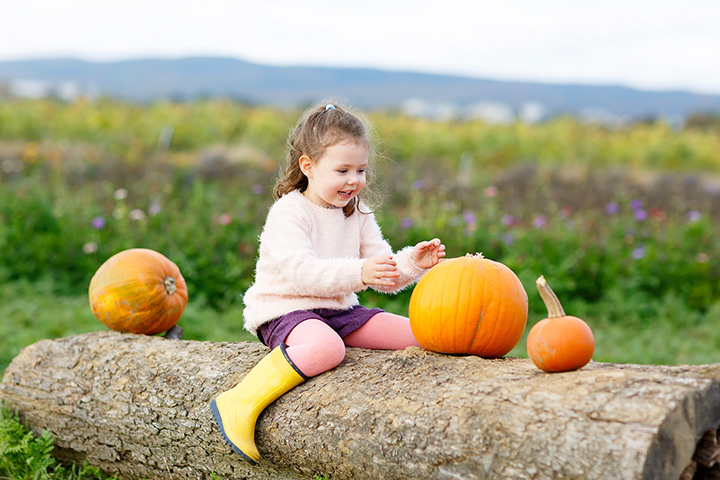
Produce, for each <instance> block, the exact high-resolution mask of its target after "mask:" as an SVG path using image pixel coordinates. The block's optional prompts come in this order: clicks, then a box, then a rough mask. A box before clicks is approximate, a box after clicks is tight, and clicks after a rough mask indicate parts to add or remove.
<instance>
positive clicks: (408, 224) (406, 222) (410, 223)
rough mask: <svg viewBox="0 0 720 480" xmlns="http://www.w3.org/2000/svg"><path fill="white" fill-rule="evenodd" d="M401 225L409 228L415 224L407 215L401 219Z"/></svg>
mask: <svg viewBox="0 0 720 480" xmlns="http://www.w3.org/2000/svg"><path fill="white" fill-rule="evenodd" d="M400 226H401V227H402V228H404V229H408V228H410V227H412V226H413V221H412V218H410V217H405V218H403V219H402V220H400Z"/></svg>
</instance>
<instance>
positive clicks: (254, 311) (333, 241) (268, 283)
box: [210, 104, 445, 465]
mask: <svg viewBox="0 0 720 480" xmlns="http://www.w3.org/2000/svg"><path fill="white" fill-rule="evenodd" d="M370 156H371V144H370V140H369V135H368V129H367V128H366V126H365V124H364V123H363V121H362V120H361V119H360V118H359V117H358V116H356V115H354V114H352V113H350V112H349V111H347V110H345V109H343V108H341V107H339V106H338V107H336V106H334V105H332V104H327V105H321V106H317V107H314V108H311V109H309V110H308V111H307V112H305V114H304V115H303V116H302V117H301V119H300V121H299V122H298V124H297V126H296V127H295V129H294V130H293V132H292V133H291V135H290V138H289V139H288V154H287V163H286V165H285V170H284V174H283V175H282V177H281V178H280V180H279V181H278V182H277V184H276V186H275V190H274V192H273V194H274V197H275V199H276V202H275V204H274V205H273V206H272V207H271V208H270V211H269V213H268V216H267V220H266V222H265V226H264V228H263V231H262V234H261V235H260V251H259V259H258V262H257V267H256V271H255V283H254V284H253V285H252V286H251V287H250V288H249V289H248V290H247V292H246V294H245V297H244V301H245V307H246V308H245V311H244V317H245V328H246V329H247V330H249V331H250V332H251V333H253V334H255V335H257V336H258V338H259V339H260V341H262V342H263V343H264V344H265V345H267V346H268V347H270V348H271V349H272V350H271V351H270V353H269V354H268V355H267V356H266V357H265V358H263V359H262V360H261V361H260V362H259V363H258V364H257V365H256V366H255V367H253V369H252V370H251V371H250V372H249V373H248V374H247V376H246V377H245V378H244V379H243V380H242V381H241V382H240V383H239V384H238V385H237V386H236V387H234V388H232V389H231V390H228V391H226V392H224V393H222V394H220V395H218V396H217V397H216V398H215V399H214V400H212V401H211V402H210V405H211V408H212V411H213V415H214V417H215V421H216V422H217V424H218V427H219V428H220V431H221V432H222V434H223V438H224V439H225V440H226V441H227V443H228V444H229V445H230V446H231V447H232V448H233V450H234V451H235V452H237V453H239V454H240V455H241V456H242V457H243V459H245V460H247V461H248V462H250V463H251V464H253V465H254V464H255V463H256V462H257V461H258V460H259V459H260V454H259V453H258V450H257V448H256V447H255V438H254V437H255V423H256V421H257V418H258V416H259V415H260V413H261V412H262V411H263V410H264V409H265V407H266V406H268V405H269V404H270V403H272V402H273V401H274V400H276V399H277V398H278V397H280V396H281V395H283V394H284V393H285V392H287V391H288V390H290V389H291V388H293V387H295V386H297V385H298V384H300V383H302V382H303V381H304V380H307V379H308V378H309V377H312V376H315V375H318V374H320V373H322V372H325V371H328V370H330V369H332V368H334V367H336V366H337V365H338V364H339V363H340V362H342V360H343V358H344V357H345V346H346V345H349V346H352V347H361V348H369V349H384V350H399V349H403V348H405V347H408V346H411V345H415V346H418V343H417V341H416V340H415V338H414V337H413V334H412V331H411V329H410V322H409V320H408V319H407V318H406V317H401V316H399V315H393V314H391V313H386V312H384V311H383V310H381V309H379V308H372V309H368V308H365V307H363V306H361V305H359V304H358V298H357V296H356V295H355V292H359V291H361V290H364V289H366V288H368V287H371V288H374V289H376V290H378V291H381V292H388V293H391V292H397V291H398V290H400V289H402V288H404V287H406V286H408V285H410V284H411V283H413V282H415V281H417V280H418V279H419V278H420V276H421V275H422V274H423V273H425V271H427V269H429V268H431V267H433V266H434V265H436V264H437V263H438V262H439V261H440V259H441V258H442V257H444V256H445V246H444V245H443V244H442V243H440V240H438V239H437V238H436V239H433V240H430V241H426V242H420V243H418V244H417V245H415V246H414V247H406V248H404V249H402V250H400V251H399V252H397V253H396V254H393V251H392V248H391V246H390V245H389V244H388V242H387V241H386V240H385V239H384V238H383V235H382V232H381V231H380V227H379V226H378V224H377V223H376V221H375V217H374V216H373V214H372V213H371V212H370V211H369V209H368V207H367V206H366V205H365V204H364V202H362V201H361V200H360V197H359V194H360V193H361V191H362V190H363V187H365V182H366V171H367V168H368V162H369V157H370Z"/></svg>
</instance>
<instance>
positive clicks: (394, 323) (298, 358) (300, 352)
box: [285, 312, 419, 377]
mask: <svg viewBox="0 0 720 480" xmlns="http://www.w3.org/2000/svg"><path fill="white" fill-rule="evenodd" d="M285 343H286V344H287V350H286V351H287V354H288V356H289V357H290V360H292V362H293V363H294V364H295V366H296V367H297V368H298V369H300V371H301V372H303V373H304V374H305V375H306V376H308V377H313V376H315V375H319V374H321V373H323V372H326V371H328V370H330V369H332V368H335V367H336V366H338V365H339V364H340V362H342V361H343V358H345V345H348V346H350V347H360V348H370V349H374V350H402V349H403V348H405V347H409V346H419V344H418V343H417V340H415V337H414V336H413V334H412V331H411V330H410V321H409V320H408V319H407V318H406V317H401V316H400V315H394V314H392V313H386V312H383V313H378V314H377V315H375V316H373V317H372V318H370V320H368V321H367V323H365V325H363V326H362V327H360V328H358V329H357V330H355V331H354V332H352V333H351V334H349V335H347V336H346V337H345V338H344V339H343V338H341V337H340V335H338V334H337V332H335V330H333V329H332V328H330V327H329V326H327V325H326V324H325V323H323V322H322V321H320V320H316V319H310V320H305V321H304V322H302V323H300V324H299V325H298V326H296V327H295V328H293V329H292V331H291V332H290V334H289V335H288V337H287V339H286V340H285Z"/></svg>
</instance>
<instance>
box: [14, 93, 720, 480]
mask: <svg viewBox="0 0 720 480" xmlns="http://www.w3.org/2000/svg"><path fill="white" fill-rule="evenodd" d="M298 114H299V112H297V111H292V110H274V109H269V108H258V107H250V106H246V105H240V104H236V103H232V102H228V101H198V102H192V103H187V104H175V103H170V102H158V103H155V104H152V105H133V104H127V103H121V102H115V101H111V100H101V101H99V102H96V103H90V102H85V101H78V102H75V103H72V104H64V103H61V102H56V101H51V100H36V101H7V102H0V252H2V259H1V260H0V319H2V321H0V374H1V373H2V372H3V371H4V370H5V369H6V368H7V366H8V365H9V363H10V361H11V360H12V358H13V357H14V356H15V355H17V353H18V352H19V351H20V350H21V349H22V348H23V347H25V346H27V345H29V344H31V343H33V342H35V341H38V340H40V339H44V338H57V337H63V336H67V335H73V334H78V333H83V332H89V331H94V330H100V329H104V328H105V327H104V326H102V325H101V324H100V323H99V322H98V321H97V320H96V319H95V318H94V317H93V316H92V313H91V312H90V308H89V303H88V298H87V287H88V284H89V281H90V278H91V277H92V274H93V273H94V272H95V270H97V268H98V267H99V266H100V265H101V264H102V263H103V262H104V261H105V260H106V259H107V258H109V257H110V256H111V255H113V254H114V253H117V252H118V251H120V250H123V249H127V248H133V247H145V248H151V249H154V250H157V251H159V252H161V253H163V254H165V255H166V256H168V257H169V258H170V259H171V260H173V261H174V262H175V263H176V264H177V265H178V266H179V267H180V270H181V272H182V273H183V276H184V277H185V279H186V281H187V283H188V287H189V295H190V302H189V304H188V307H187V309H186V311H185V313H184V315H183V317H182V319H181V321H180V325H181V326H182V327H183V328H184V329H185V338H187V339H197V340H211V341H226V340H228V339H231V340H251V339H252V338H251V337H250V336H249V334H248V333H247V332H245V331H244V330H243V320H242V300H241V296H242V294H243V292H244V291H245V289H247V287H248V286H249V285H250V282H251V281H252V274H253V269H254V261H255V257H256V254H257V236H258V235H259V233H260V229H261V228H262V223H263V221H264V218H265V214H266V212H267V209H268V207H269V206H270V204H271V202H272V199H271V195H270V191H271V188H272V184H273V176H274V174H275V171H276V169H277V166H278V164H279V163H280V162H281V160H282V157H283V150H284V142H285V137H286V135H287V132H288V129H289V128H290V126H291V125H292V124H293V123H294V121H295V119H296V118H297V115H298ZM368 116H369V117H370V119H371V120H372V122H373V123H374V125H375V126H376V131H375V135H376V136H377V139H378V140H379V143H380V148H381V150H382V152H383V158H382V159H379V160H378V162H377V164H376V165H375V166H374V170H375V172H374V174H375V177H374V183H375V185H376V187H377V190H378V191H379V193H380V194H381V197H382V198H383V202H382V204H378V205H377V206H376V215H377V217H378V220H379V223H380V224H381V226H382V228H383V232H384V234H385V236H386V237H387V238H388V239H389V240H390V242H391V243H392V244H393V246H394V247H395V248H398V249H399V248H401V247H403V246H405V245H409V244H413V243H415V242H417V241H420V240H424V239H427V238H431V237H435V236H439V237H441V238H442V240H443V242H444V243H445V244H446V246H447V249H448V255H449V256H460V255H464V254H465V253H468V252H470V253H473V252H482V253H483V254H484V255H485V256H486V257H488V258H491V259H493V260H497V261H500V262H502V263H504V264H506V265H507V266H508V267H510V268H511V269H512V270H513V271H514V272H515V273H516V274H517V275H518V276H519V278H520V280H521V281H522V283H523V285H524V286H525V289H526V290H527V292H528V296H529V304H530V312H529V318H528V328H527V329H526V331H528V330H529V328H530V326H532V325H533V324H534V323H535V322H537V321H539V320H541V319H542V318H544V316H545V310H544V306H543V305H542V302H541V301H540V298H539V296H538V294H537V291H536V290H535V286H534V283H535V279H536V278H537V277H538V276H539V275H544V276H545V277H546V278H547V279H548V281H549V282H550V284H551V285H552V287H553V289H554V290H555V291H556V293H557V294H558V296H559V297H560V299H561V301H562V302H563V304H564V306H565V311H566V312H567V313H568V314H571V315H575V316H578V317H581V318H583V319H585V320H586V321H587V323H588V324H589V325H590V326H591V328H592V329H593V331H594V334H595V337H596V354H595V357H594V359H595V360H596V361H603V362H630V363H654V364H682V363H690V364H701V363H715V362H718V361H720V355H718V352H720V330H718V329H717V318H718V315H719V314H720V244H719V243H718V242H717V238H719V237H720V227H718V225H719V224H718V219H720V200H719V198H720V180H718V179H720V153H718V152H720V128H718V126H717V124H714V125H713V124H709V125H705V126H702V128H700V127H697V128H696V127H687V128H684V129H673V128H671V127H669V126H668V125H665V124H662V123H652V124H647V123H643V124H637V125H633V126H629V127H627V128H623V129H607V128H604V127H601V126H597V125H586V124H581V123H579V122H577V121H575V120H573V119H571V118H556V119H551V120H549V121H547V122H544V123H541V124H537V125H525V124H515V125H505V126H498V125H487V124H484V123H481V122H452V121H448V122H431V121H427V120H421V119H414V118H407V117H403V116H401V115H399V114H397V113H392V112H368ZM410 293H411V290H410V289H408V290H406V291H404V292H402V293H400V294H399V295H395V296H386V295H380V294H376V293H373V292H366V293H363V294H362V295H361V300H362V302H363V303H364V304H366V305H368V306H380V307H383V308H385V309H387V310H389V311H392V312H396V313H400V314H406V313H407V305H408V302H409V297H410ZM510 355H511V356H517V357H526V356H527V354H526V351H525V345H524V338H523V340H522V341H521V342H520V343H519V344H518V346H517V347H516V348H515V349H514V350H513V351H512V352H511V353H510ZM2 422H3V423H2V425H4V427H3V428H5V430H4V431H5V432H15V433H13V434H12V435H14V437H17V435H18V434H17V430H16V428H17V425H16V423H17V422H16V419H13V417H12V414H11V413H10V412H7V411H4V412H3V415H2ZM3 435H4V434H3V433H2V432H0V476H3V475H4V476H6V477H8V478H32V475H31V476H30V477H27V475H26V476H23V475H25V474H19V473H13V469H17V468H20V467H18V465H17V463H16V462H17V458H16V457H12V455H9V453H8V452H9V450H8V449H10V450H13V451H18V452H19V451H25V450H23V448H25V449H26V451H27V452H30V450H27V449H30V448H31V444H32V445H35V447H32V448H37V449H39V450H38V452H42V451H46V450H47V449H48V448H49V449H50V451H51V448H52V447H51V446H50V447H48V443H47V442H48V439H42V438H39V439H31V438H28V439H27V441H25V444H23V445H24V446H11V445H15V444H11V443H10V442H7V441H4V440H3V438H5V439H7V438H8V435H10V434H6V436H5V437H3ZM23 435H24V434H23ZM23 438H24V437H23ZM15 440H17V438H15V439H14V441H15ZM21 440H22V439H21ZM33 442H35V443H33ZM43 442H45V443H43ZM3 449H4V450H3ZM43 449H45V450H43ZM11 457H12V458H16V459H15V460H12V458H11ZM29 457H32V458H36V457H37V458H38V459H41V462H40V463H39V464H37V465H35V466H36V467H37V468H36V469H35V470H32V471H33V472H35V473H37V472H45V473H43V474H42V475H40V476H38V477H37V478H73V479H75V478H95V477H93V475H97V472H93V471H92V468H91V467H86V468H84V469H81V468H77V467H76V468H75V470H74V471H73V472H70V471H68V470H63V469H62V468H60V469H57V472H60V473H57V475H55V474H53V475H55V476H47V475H50V474H49V473H47V472H50V471H53V468H52V467H51V466H47V465H46V466H45V467H43V465H42V462H43V461H47V462H49V461H50V460H49V458H50V457H49V456H47V455H44V454H42V453H37V455H35V454H31V453H26V454H24V456H22V455H21V457H20V458H21V460H20V463H22V462H23V461H24V460H22V459H23V458H24V459H28V458H29ZM42 459H45V460H42ZM3 462H4V463H3ZM25 463H26V464H27V462H25ZM28 465H29V464H28ZM23 468H25V467H23ZM17 471H21V470H17ZM23 471H24V470H23ZM46 474H47V475H46ZM43 475H46V476H43Z"/></svg>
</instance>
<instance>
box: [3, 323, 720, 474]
mask: <svg viewBox="0 0 720 480" xmlns="http://www.w3.org/2000/svg"><path fill="white" fill-rule="evenodd" d="M267 353H268V349H267V348H266V347H264V346H263V345H261V344H259V343H245V342H242V343H212V342H197V341H184V340H170V339H165V338H161V337H148V336H142V335H133V334H121V333H116V332H95V333H88V334H83V335H77V336H73V337H67V338H61V339H57V340H43V341H40V342H38V343H36V344H34V345H31V346H28V347H26V348H25V349H24V350H23V351H22V352H21V353H20V354H19V355H18V356H17V357H16V358H15V359H14V360H13V362H12V363H11V365H10V366H9V367H8V369H7V370H6V372H5V375H4V378H3V381H2V384H0V399H1V400H4V401H5V402H6V403H7V404H8V405H9V406H10V407H11V408H12V409H14V410H16V411H18V413H19V414H20V418H21V419H22V420H23V421H24V422H25V423H26V424H27V425H28V426H29V427H30V428H31V429H32V430H33V431H34V432H36V433H39V432H41V431H43V430H50V431H51V432H52V433H53V434H54V436H55V439H56V445H57V449H56V451H57V456H58V458H59V459H60V460H62V461H70V460H72V461H83V460H86V461H87V462H88V463H90V464H92V465H95V466H98V467H100V468H101V469H102V470H104V471H107V472H111V473H117V474H119V476H120V477H121V478H124V479H131V478H133V479H134V478H143V477H144V478H153V479H179V478H192V479H198V478H211V476H213V474H215V475H216V476H217V477H222V478H248V479H249V478H253V479H254V478H258V479H290V478H312V477H313V475H315V474H318V475H320V476H322V475H328V476H329V477H330V478H331V479H332V480H340V479H354V480H358V479H374V480H375V479H384V480H392V479H403V480H409V479H422V480H427V479H506V478H511V479H534V480H540V479H558V478H563V479H580V478H582V479H613V480H617V479H647V480H651V479H652V480H662V479H672V480H677V479H678V478H681V476H684V477H683V478H687V479H691V478H711V477H710V475H713V474H716V473H718V469H720V467H718V465H717V462H718V457H720V454H718V447H717V443H718V442H717V433H718V426H719V425H720V364H712V365H697V366H673V367H669V366H656V365H630V364H610V363H597V362H591V363H590V364H589V365H587V366H586V367H584V368H583V369H581V370H578V371H575V372H567V373H560V374H547V373H544V372H541V371H540V370H538V369H537V368H536V367H535V366H534V365H533V364H532V363H531V362H530V361H529V360H527V359H517V358H502V359H496V360H486V359H482V358H478V357H472V356H448V355H440V354H435V353H431V352H427V351H425V350H423V349H421V348H408V349H406V350H404V351H397V352H388V351H369V350H362V349H355V348H349V349H348V352H347V355H346V357H345V360H344V362H343V363H342V364H341V365H340V366H339V367H337V368H335V369H334V370H332V371H330V372H327V373H325V374H322V375H319V376H317V377H315V378H312V379H310V380H309V381H307V382H305V383H303V384H301V385H300V386H298V387H296V388H295V389H293V390H291V391H290V392H288V393H287V394H286V395H284V396H282V397H281V398H280V399H279V400H277V401H276V402H275V403H273V404H272V405H271V406H270V407H268V408H267V409H266V410H265V412H264V413H263V414H262V415H261V416H260V419H259V421H258V424H257V434H256V440H257V444H258V448H259V450H260V453H261V455H262V459H261V460H260V463H259V464H258V465H257V466H255V467H253V466H250V465H248V464H246V463H244V462H243V461H242V460H241V459H240V457H239V456H237V455H236V454H235V453H233V452H232V451H231V450H230V448H229V447H228V446H227V445H226V444H225V443H224V441H223V440H222V438H221V435H220V433H219V431H218V429H217V427H216V426H215V424H214V422H213V419H212V414H211V412H210V409H209V407H208V402H209V401H210V399H211V398H212V397H214V396H216V395H217V394H218V393H220V392H221V391H223V390H225V389H227V388H230V387H232V386H234V385H235V384H236V383H237V382H238V381H240V380H241V379H242V377H243V376H244V375H245V374H246V373H247V371H249V370H250V368H252V367H253V366H254V365H255V364H256V363H257V362H258V361H259V360H260V359H261V358H262V357H263V356H264V355H266V354H267ZM698 444H700V445H701V447H702V448H699V449H698V451H697V452H696V447H697V446H698ZM702 445H705V446H702ZM695 472H697V473H695ZM693 475H695V476H693ZM704 475H707V477H703V476H704Z"/></svg>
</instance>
